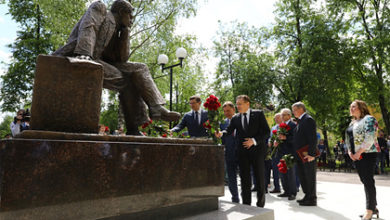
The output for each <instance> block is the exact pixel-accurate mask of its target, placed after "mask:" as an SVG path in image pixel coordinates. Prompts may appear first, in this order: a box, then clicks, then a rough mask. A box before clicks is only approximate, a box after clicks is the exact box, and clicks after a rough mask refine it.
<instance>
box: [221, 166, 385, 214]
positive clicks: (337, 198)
mask: <svg viewBox="0 0 390 220" xmlns="http://www.w3.org/2000/svg"><path fill="white" fill-rule="evenodd" d="M317 180H318V181H317V196H318V201H317V203H318V204H317V206H316V207H303V206H299V205H298V203H297V202H296V201H295V200H294V201H288V200H287V198H279V197H277V194H269V193H268V194H267V195H266V204H265V208H270V209H273V210H274V213H275V220H295V219H296V220H353V219H356V220H358V219H360V218H359V217H358V215H360V214H363V212H364V211H365V194H364V188H363V185H362V184H361V183H360V180H359V177H358V175H357V174H356V173H343V172H322V171H319V172H317ZM375 180H376V186H377V187H376V189H377V201H378V209H379V217H380V218H379V219H381V220H383V219H387V220H390V175H376V176H375ZM302 197H303V193H302V190H300V192H298V195H297V198H298V199H300V198H302ZM230 198H231V195H230V192H229V190H228V188H227V187H225V196H224V197H220V200H224V201H230ZM256 200H257V199H256V193H252V204H253V205H254V204H255V202H256Z"/></svg>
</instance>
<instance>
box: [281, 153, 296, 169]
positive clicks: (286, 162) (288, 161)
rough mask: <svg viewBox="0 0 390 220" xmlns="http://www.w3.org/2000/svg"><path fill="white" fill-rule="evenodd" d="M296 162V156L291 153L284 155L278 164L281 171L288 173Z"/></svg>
mask: <svg viewBox="0 0 390 220" xmlns="http://www.w3.org/2000/svg"><path fill="white" fill-rule="evenodd" d="M294 164H295V158H294V156H293V155H291V154H287V155H284V156H283V157H282V159H280V163H279V164H278V165H277V166H278V168H279V172H280V173H287V171H288V170H289V169H291V168H292V167H293V166H294Z"/></svg>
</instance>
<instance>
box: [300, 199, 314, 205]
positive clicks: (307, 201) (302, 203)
mask: <svg viewBox="0 0 390 220" xmlns="http://www.w3.org/2000/svg"><path fill="white" fill-rule="evenodd" d="M299 205H300V206H317V201H310V200H304V201H302V202H300V203H299Z"/></svg>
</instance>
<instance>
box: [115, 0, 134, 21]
mask: <svg viewBox="0 0 390 220" xmlns="http://www.w3.org/2000/svg"><path fill="white" fill-rule="evenodd" d="M133 11H134V7H133V6H132V5H131V4H130V2H129V1H127V0H116V1H114V3H112V6H111V12H112V13H113V14H114V16H115V17H116V20H117V22H118V23H119V25H121V26H126V27H130V26H131V25H132V24H133V19H134V17H133Z"/></svg>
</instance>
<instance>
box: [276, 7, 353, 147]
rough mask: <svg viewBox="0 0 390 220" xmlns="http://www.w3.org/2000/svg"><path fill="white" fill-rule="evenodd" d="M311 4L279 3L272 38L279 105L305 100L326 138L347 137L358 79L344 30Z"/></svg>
mask: <svg viewBox="0 0 390 220" xmlns="http://www.w3.org/2000/svg"><path fill="white" fill-rule="evenodd" d="M312 3H313V1H310V0H281V1H279V2H278V4H277V19H276V21H277V23H276V25H275V27H274V28H273V32H272V36H273V37H274V39H276V40H277V46H276V48H277V50H276V51H277V52H276V53H275V59H276V61H277V62H276V69H275V72H276V73H277V74H276V76H277V77H276V80H275V84H274V85H275V88H276V89H277V91H278V92H279V96H278V98H279V99H278V100H279V104H280V105H281V106H288V107H289V106H291V104H292V103H294V102H297V101H303V102H305V103H306V104H307V107H308V109H309V111H310V113H311V114H312V115H313V116H314V118H315V119H316V121H317V125H318V127H319V128H320V129H321V130H322V132H323V135H324V137H325V139H326V140H327V137H328V133H327V132H328V131H332V132H337V133H338V134H339V135H341V133H343V129H344V128H345V125H346V123H347V121H348V115H349V114H348V106H349V104H350V100H351V98H352V95H353V93H354V91H356V77H354V75H353V74H351V73H352V70H353V63H354V62H353V60H351V56H352V55H353V53H352V51H351V49H350V47H349V43H350V42H349V41H348V39H345V37H344V35H345V33H346V27H347V26H345V24H344V23H342V22H340V19H339V18H337V17H332V16H329V14H328V11H327V10H325V9H324V8H323V7H313V6H312Z"/></svg>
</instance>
